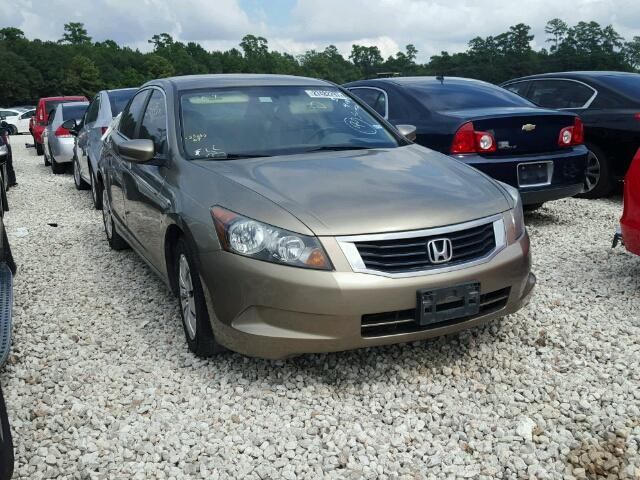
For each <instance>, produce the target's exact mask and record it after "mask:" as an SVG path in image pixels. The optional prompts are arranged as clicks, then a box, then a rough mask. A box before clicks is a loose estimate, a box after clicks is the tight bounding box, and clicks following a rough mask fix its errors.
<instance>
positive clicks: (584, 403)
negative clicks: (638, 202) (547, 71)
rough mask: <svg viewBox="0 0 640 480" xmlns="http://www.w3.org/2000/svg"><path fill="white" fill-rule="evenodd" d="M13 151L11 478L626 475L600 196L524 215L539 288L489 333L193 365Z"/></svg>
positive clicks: (634, 349) (625, 375) (172, 312)
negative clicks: (14, 274) (13, 460)
mask: <svg viewBox="0 0 640 480" xmlns="http://www.w3.org/2000/svg"><path fill="white" fill-rule="evenodd" d="M26 140H30V138H29V137H13V145H14V152H15V165H16V170H17V174H18V181H19V183H20V184H19V186H18V187H17V188H16V189H14V190H12V191H11V192H9V201H10V205H11V208H12V210H11V212H9V213H8V215H7V216H6V218H5V222H6V224H7V228H8V231H9V232H12V233H13V235H12V238H11V245H12V247H13V249H14V254H15V257H16V260H17V261H18V263H19V265H20V272H19V276H18V277H17V279H16V284H15V330H14V346H13V351H12V355H11V357H10V362H9V364H8V365H7V366H6V368H5V370H4V371H3V372H0V381H2V384H3V386H4V388H5V395H6V400H7V403H8V405H9V410H10V412H9V413H10V418H11V422H12V426H13V430H14V434H15V443H16V454H17V462H18V464H17V469H16V477H15V478H21V479H30V480H35V479H39V478H140V479H145V478H159V479H162V478H175V479H179V478H207V479H217V478H220V479H226V478H261V479H267V478H269V479H271V478H285V479H295V478H381V479H384V478H407V479H414V478H442V477H459V478H540V479H543V478H552V479H556V478H640V453H639V445H640V347H639V342H638V339H639V338H640V336H639V335H640V313H639V311H640V294H639V292H640V258H637V257H634V256H632V255H630V254H628V253H626V252H625V251H624V250H622V249H617V250H611V249H610V240H611V235H612V232H613V229H614V227H615V225H616V223H617V221H618V218H619V216H620V212H621V200H620V197H615V198H613V199H609V200H602V201H585V200H576V199H571V200H564V201H559V202H555V203H553V204H551V205H549V206H548V207H546V208H543V209H542V210H541V211H540V212H539V213H535V214H531V215H529V216H528V217H527V223H528V225H529V229H530V233H531V236H532V241H533V248H534V256H535V272H536V274H537V275H538V280H539V285H538V288H537V291H536V292H535V296H534V300H533V301H532V303H531V305H529V306H528V307H527V308H525V309H524V310H522V311H521V312H519V313H518V314H515V315H511V316H510V317H508V318H505V319H504V320H502V321H501V322H494V323H492V324H490V325H488V326H486V327H482V328H476V329H473V330H471V331H467V332H464V333H462V334H460V335H457V336H452V337H448V338H444V339H437V340H434V341H429V342H419V343H414V344H410V345H401V346H392V347H386V348H376V349H368V350H361V351H355V352H346V353H338V354H329V355H308V356H304V357H300V358H296V359H292V360H289V361H285V362H271V361H262V360H256V359H250V358H245V357H242V356H240V355H237V354H231V353H229V354H225V355H223V356H221V357H218V358H216V359H213V360H209V361H204V360H200V359H197V358H195V357H194V356H193V355H191V354H190V353H189V352H188V350H187V347H186V345H185V341H184V338H183V332H182V328H181V325H180V320H179V312H178V308H177V304H176V301H175V300H174V299H173V298H172V297H171V295H170V294H169V292H168V291H167V290H166V288H165V287H164V286H163V284H162V283H161V282H160V281H159V280H158V279H157V278H156V277H155V276H154V275H153V274H152V273H151V272H150V270H149V269H148V268H147V267H146V266H145V264H144V263H143V262H142V261H141V260H140V259H139V258H138V257H137V256H136V255H135V254H134V253H133V252H131V251H125V252H112V251H110V250H109V249H108V247H107V243H106V241H105V239H104V235H103V231H102V225H101V217H100V214H99V213H98V212H96V211H93V210H92V209H91V208H90V206H91V205H90V198H89V194H88V192H78V191H76V190H75V189H74V186H73V180H72V177H71V176H70V175H61V176H54V175H52V174H51V172H50V170H49V169H48V168H45V167H44V165H43V162H42V158H41V157H35V154H34V152H33V150H28V151H27V150H26V149H24V148H23V147H22V143H23V142H24V141H26ZM49 223H52V224H57V227H53V226H49V225H48V224H49ZM25 228H26V229H27V231H28V234H27V235H26V236H25V235H24V233H25V231H24V229H25Z"/></svg>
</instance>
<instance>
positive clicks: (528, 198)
mask: <svg viewBox="0 0 640 480" xmlns="http://www.w3.org/2000/svg"><path fill="white" fill-rule="evenodd" d="M587 156H588V150H587V149H586V147H585V146H584V145H580V146H577V147H573V148H568V149H566V150H563V151H560V152H555V153H542V154H535V155H519V156H513V157H510V156H496V157H483V156H481V155H458V156H456V157H455V158H457V159H458V160H461V161H463V162H464V163H466V164H468V165H471V166H473V167H475V168H477V169H478V170H480V171H481V172H484V173H486V174H487V175H489V176H491V177H492V178H495V179H496V180H500V181H501V182H504V183H506V184H508V185H511V186H513V187H516V188H517V189H518V190H519V191H520V196H521V197H522V203H523V204H524V205H531V204H536V203H543V202H548V201H551V200H559V199H561V198H567V197H572V196H574V195H577V194H579V193H582V191H583V189H584V180H585V172H586V168H587ZM539 162H552V163H553V173H552V175H551V180H550V182H549V184H547V185H542V186H532V187H528V186H520V185H519V183H518V165H519V164H522V163H539Z"/></svg>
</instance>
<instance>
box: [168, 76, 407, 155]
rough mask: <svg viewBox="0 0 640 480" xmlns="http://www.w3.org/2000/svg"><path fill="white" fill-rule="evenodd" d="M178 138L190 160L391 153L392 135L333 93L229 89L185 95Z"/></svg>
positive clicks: (317, 89) (306, 89) (304, 89)
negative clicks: (318, 152)
mask: <svg viewBox="0 0 640 480" xmlns="http://www.w3.org/2000/svg"><path fill="white" fill-rule="evenodd" d="M180 106H181V114H182V137H183V141H184V147H185V150H186V152H187V155H188V156H189V157H191V158H219V159H225V158H228V157H236V156H239V157H242V156H271V155H288V154H295V153H302V152H308V151H312V150H318V149H323V148H326V149H331V148H336V149H350V148H353V149H357V148H393V147H397V146H398V141H397V140H396V138H395V137H394V135H393V134H392V133H391V132H389V131H388V130H387V129H386V128H385V127H384V126H382V125H381V124H380V123H379V122H378V121H377V120H376V119H375V118H373V117H372V116H371V115H370V114H369V113H367V112H366V111H365V110H363V109H362V108H361V107H360V106H359V105H358V104H357V103H356V102H354V101H353V100H352V99H351V98H349V97H348V96H347V95H345V94H344V93H342V92H341V91H340V90H339V89H337V88H335V87H329V86H327V87H324V86H322V87H316V86H314V87H294V86H286V87H284V86H283V87H274V86H266V87H241V88H237V87H233V88H216V89H210V90H205V91H202V90H199V91H192V92H187V93H184V94H183V95H182V96H181V99H180Z"/></svg>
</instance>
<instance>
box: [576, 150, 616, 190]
mask: <svg viewBox="0 0 640 480" xmlns="http://www.w3.org/2000/svg"><path fill="white" fill-rule="evenodd" d="M587 147H588V148H589V156H588V157H587V172H586V176H585V181H584V192H582V193H581V194H579V195H576V196H577V197H580V198H600V197H604V196H606V195H608V194H609V193H611V190H612V189H613V179H612V178H611V166H610V165H609V159H608V158H607V156H606V155H605V154H604V152H603V151H602V150H601V149H600V148H598V147H597V146H595V145H588V146H587Z"/></svg>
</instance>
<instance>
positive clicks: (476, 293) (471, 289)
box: [416, 282, 480, 327]
mask: <svg viewBox="0 0 640 480" xmlns="http://www.w3.org/2000/svg"><path fill="white" fill-rule="evenodd" d="M417 296H418V304H417V309H416V312H417V315H416V322H417V323H418V325H420V326H421V327H425V326H427V325H431V324H434V323H440V322H446V321H449V320H455V319H457V318H463V317H469V316H472V315H477V314H478V313H479V312H480V282H470V283H465V284H462V285H456V286H454V287H447V288H438V289H435V290H429V289H422V290H418V292H417Z"/></svg>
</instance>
